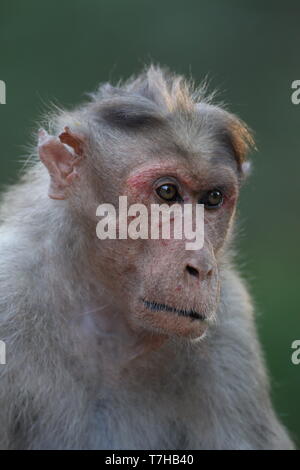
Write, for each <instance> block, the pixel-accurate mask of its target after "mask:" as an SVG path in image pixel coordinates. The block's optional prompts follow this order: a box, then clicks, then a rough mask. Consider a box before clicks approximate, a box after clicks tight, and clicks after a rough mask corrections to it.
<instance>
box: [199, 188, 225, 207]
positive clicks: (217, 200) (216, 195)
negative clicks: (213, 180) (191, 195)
mask: <svg viewBox="0 0 300 470" xmlns="http://www.w3.org/2000/svg"><path fill="white" fill-rule="evenodd" d="M223 201H224V197H223V194H222V193H221V191H219V190H218V189H213V190H212V191H208V192H207V193H206V194H205V196H204V198H203V199H202V201H201V203H202V204H204V205H205V208H206V209H217V208H218V207H220V206H221V205H222V204H223Z"/></svg>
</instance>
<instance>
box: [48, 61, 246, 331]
mask: <svg viewBox="0 0 300 470" xmlns="http://www.w3.org/2000/svg"><path fill="white" fill-rule="evenodd" d="M200 95H201V93H200ZM200 95H199V94H198V96H196V94H195V92H194V91H193V92H192V91H191V89H190V87H189V85H188V84H187V83H186V82H185V81H184V80H182V79H178V78H174V77H172V76H170V75H167V74H165V73H163V72H161V70H159V69H155V68H150V69H149V70H148V72H147V73H145V75H143V76H141V77H140V78H138V79H136V80H134V81H131V82H128V83H126V84H124V85H122V86H119V87H112V86H109V85H104V86H102V87H100V89H99V91H98V92H97V93H96V94H95V95H94V96H93V99H92V102H90V103H88V104H86V105H85V106H83V107H82V108H81V109H79V110H77V111H75V112H74V113H69V114H66V113H65V114H64V115H63V116H62V117H61V118H60V119H58V120H57V129H58V132H57V134H58V135H59V137H51V136H48V135H47V134H46V133H45V132H44V131H42V132H41V134H40V149H39V150H40V158H41V160H42V161H43V163H44V164H45V165H46V167H47V168H48V171H49V174H50V178H51V184H50V192H49V195H50V197H52V198H54V199H61V200H64V199H66V201H64V202H63V203H64V204H68V205H69V207H70V208H71V209H72V210H73V211H74V213H76V214H78V218H77V220H78V221H79V222H78V226H77V227H70V229H72V230H81V229H80V227H81V221H82V222H83V221H84V222H85V223H84V224H83V223H82V226H84V227H85V230H86V233H87V234H86V238H85V240H86V250H87V257H88V259H89V263H90V266H91V270H93V272H94V273H95V276H96V278H97V279H99V282H101V285H103V286H105V289H106V291H107V292H109V294H110V296H111V299H112V302H113V304H114V305H115V308H116V309H118V310H119V311H121V312H122V315H124V318H126V321H128V323H129V324H130V325H131V327H132V328H134V329H141V330H145V329H146V330H147V331H151V332H152V333H153V334H159V335H166V336H177V337H178V336H180V337H185V338H199V337H201V336H203V334H204V333H205V331H206V330H207V328H208V327H209V325H210V324H212V323H213V322H214V321H215V319H216V316H217V309H218V302H219V294H220V288H221V278H222V263H224V262H225V256H226V250H227V249H228V243H229V241H230V234H231V232H232V223H233V218H234V214H235V209H236V203H237V198H238V194H239V188H240V184H241V181H242V179H243V177H244V173H245V168H246V165H245V155H246V152H247V150H248V147H249V145H251V144H252V139H251V135H250V133H249V131H248V129H247V127H246V125H245V124H244V123H243V122H241V121H240V120H239V119H238V118H237V117H235V116H234V115H232V114H230V113H228V112H227V111H225V110H224V109H222V108H221V107H217V106H215V105H212V104H211V103H210V102H209V100H208V99H205V98H204V97H203V96H202V95H201V96H200ZM62 125H63V127H64V126H67V127H65V130H64V131H63V132H61V130H62ZM120 196H126V197H127V200H128V205H129V206H130V205H132V204H143V206H144V207H146V208H147V209H148V213H149V214H150V213H151V205H153V204H167V205H168V206H170V207H171V206H172V205H174V204H179V205H180V206H181V207H184V205H185V204H191V205H192V206H196V205H197V204H202V205H203V207H204V243H203V246H202V247H201V248H199V249H197V250H188V249H186V239H185V238H184V237H182V239H175V238H174V237H170V239H162V238H159V239H152V238H151V236H149V237H147V238H135V239H132V238H130V237H127V238H120V237H118V236H117V237H116V238H115V239H110V238H108V239H106V240H99V239H98V238H97V236H96V223H97V221H98V219H97V218H96V208H97V206H98V205H99V204H107V203H109V204H112V205H113V206H114V207H116V208H117V207H118V201H119V197H120ZM129 219H130V220H133V217H129ZM120 228H121V227H120V220H119V221H118V222H117V224H116V233H117V234H118V233H119V231H120ZM88 232H89V233H88ZM88 240H89V241H88Z"/></svg>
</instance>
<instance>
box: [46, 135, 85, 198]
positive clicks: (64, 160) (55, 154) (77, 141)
mask: <svg viewBox="0 0 300 470" xmlns="http://www.w3.org/2000/svg"><path fill="white" fill-rule="evenodd" d="M64 144H66V145H64ZM83 144H84V141H83V138H82V137H81V136H79V135H77V134H73V133H72V132H71V131H70V129H69V128H68V127H66V128H65V129H64V132H62V133H61V134H60V135H59V137H58V138H57V137H54V136H51V135H49V134H48V133H47V132H46V131H45V130H44V129H41V130H40V131H39V142H38V149H39V156H40V160H41V161H42V163H43V164H44V165H45V166H46V168H47V170H48V172H49V176H50V187H49V193H48V194H49V197H50V198H52V199H66V198H67V188H68V187H69V186H70V185H71V184H72V182H73V181H74V180H75V179H77V178H78V177H79V174H78V171H77V166H78V164H79V163H80V161H81V160H82V158H83Z"/></svg>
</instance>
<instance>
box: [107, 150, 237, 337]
mask: <svg viewBox="0 0 300 470" xmlns="http://www.w3.org/2000/svg"><path fill="white" fill-rule="evenodd" d="M191 169H193V171H191ZM237 188H238V186H237V176H236V174H235V172H234V170H233V168H232V167H231V166H230V165H227V166H226V164H223V165H222V166H221V167H220V165H219V163H216V162H215V163H214V162H212V161H209V162H208V161H204V160H201V159H199V158H198V160H197V161H196V162H195V160H194V162H193V161H191V160H190V161H187V162H185V164H184V163H183V162H182V161H181V162H179V161H178V160H176V159H173V161H172V160H171V161H170V160H169V161H168V162H167V163H162V162H161V161H157V162H155V163H153V162H152V163H150V164H149V163H147V162H146V163H144V164H142V165H141V166H139V167H138V168H135V169H133V170H132V171H131V172H130V174H129V175H128V177H127V178H126V182H125V185H124V187H123V188H122V192H121V194H122V195H125V196H126V197H127V201H128V208H130V207H131V206H132V205H133V204H142V205H143V207H145V208H146V209H147V211H148V214H149V219H148V229H147V230H146V232H147V233H146V235H147V236H145V237H143V238H142V236H140V237H137V238H135V239H132V238H131V237H130V236H128V238H127V239H122V240H120V239H118V237H117V238H116V240H103V241H101V243H102V247H104V246H106V249H105V250H104V251H103V253H102V255H101V259H102V260H103V261H104V262H105V265H106V270H105V273H106V282H107V281H108V287H109V288H113V289H114V291H115V293H116V285H117V291H118V293H117V294H116V296H117V297H118V299H119V302H120V308H122V309H124V310H125V311H126V315H127V318H128V320H129V322H130V324H131V325H132V326H133V327H134V328H146V329H147V330H150V331H152V332H153V333H159V334H164V335H172V336H181V337H187V338H197V337H201V336H202V335H203V334H204V333H205V331H206V330H207V328H208V326H209V325H210V324H212V323H213V322H214V321H215V318H216V310H217V306H218V301H219V291H220V282H219V277H220V275H219V270H220V267H219V263H218V257H219V254H220V252H221V251H222V248H223V247H224V244H225V242H226V240H227V235H228V232H229V228H230V222H231V219H232V216H233V213H234V209H235V203H236V198H237V190H238V189H237ZM153 204H165V205H168V206H169V207H172V206H173V205H174V204H177V205H178V206H179V207H182V208H183V209H184V207H185V205H187V204H190V205H191V206H193V207H194V206H196V205H197V204H202V205H203V206H204V240H203V246H201V247H199V248H197V249H193V250H188V249H187V245H186V242H187V240H186V238H185V235H184V234H183V236H182V239H175V238H174V237H172V236H171V237H170V238H169V239H163V238H162V237H159V238H157V239H153V238H151V234H152V233H153V231H152V230H153V226H151V224H153V218H152V219H151V207H153ZM128 213H129V214H130V211H129V212H128ZM183 213H184V211H183ZM138 214H140V212H139V211H138ZM184 217H185V215H183V218H184ZM134 219H135V217H134V216H130V215H129V216H128V220H127V223H129V224H130V223H131V222H132V221H134ZM122 220H123V219H122ZM120 223H121V220H120V219H119V221H118V222H117V234H119V233H120V231H121V230H122V227H120ZM154 223H157V224H158V225H159V228H158V232H159V233H160V235H161V230H160V229H161V220H156V222H154ZM172 223H174V218H173V219H172V218H171V226H172ZM183 223H184V220H183ZM128 232H129V230H128ZM171 233H174V232H172V230H171ZM108 258H109V261H108ZM103 282H105V279H104V280H103Z"/></svg>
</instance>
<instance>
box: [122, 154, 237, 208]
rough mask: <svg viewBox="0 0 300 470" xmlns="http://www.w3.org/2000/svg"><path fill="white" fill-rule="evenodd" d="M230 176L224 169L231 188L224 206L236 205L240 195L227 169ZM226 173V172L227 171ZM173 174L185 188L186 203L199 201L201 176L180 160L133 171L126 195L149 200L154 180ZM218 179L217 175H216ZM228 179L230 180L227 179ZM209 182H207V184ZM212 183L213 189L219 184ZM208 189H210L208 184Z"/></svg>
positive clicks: (184, 199) (231, 173) (233, 177)
mask: <svg viewBox="0 0 300 470" xmlns="http://www.w3.org/2000/svg"><path fill="white" fill-rule="evenodd" d="M227 172H228V177H227V178H226V176H225V178H224V170H223V172H222V177H223V179H225V185H226V187H227V186H228V188H230V190H229V191H227V192H226V193H225V194H224V202H223V205H222V208H228V209H230V208H231V207H233V206H234V204H235V203H236V199H237V195H238V187H237V181H236V177H235V176H234V175H233V172H232V171H230V170H229V171H227ZM225 175H226V172H225ZM164 176H166V177H168V176H171V177H173V178H176V179H177V181H178V182H179V184H180V185H181V186H182V188H183V189H184V191H183V194H181V196H182V199H183V202H184V203H192V202H193V199H194V202H196V201H197V193H198V192H199V178H196V177H193V176H192V175H191V174H189V173H188V172H187V171H186V169H185V168H183V167H182V168H180V167H179V166H178V162H174V163H173V162H169V163H168V164H159V163H158V164H151V165H144V166H142V167H141V168H139V169H138V170H137V171H135V172H134V173H132V174H131V175H130V176H129V178H128V179H127V181H126V184H125V187H124V193H123V194H124V195H128V196H129V197H130V198H132V200H133V201H136V202H137V201H142V200H149V198H150V196H151V194H152V193H153V182H154V181H155V180H157V179H159V178H160V177H164ZM216 180H217V176H216ZM227 180H228V181H227ZM208 184H209V182H207V185H208ZM210 184H211V189H213V188H214V187H216V186H218V184H215V185H214V184H213V183H210ZM207 189H210V187H209V186H208V187H207ZM193 196H194V197H193Z"/></svg>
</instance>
